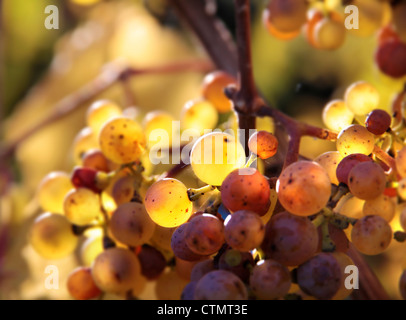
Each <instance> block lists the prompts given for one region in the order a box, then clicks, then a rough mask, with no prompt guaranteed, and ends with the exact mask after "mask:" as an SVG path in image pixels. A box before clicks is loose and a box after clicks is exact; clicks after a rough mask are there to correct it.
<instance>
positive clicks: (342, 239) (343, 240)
mask: <svg viewBox="0 0 406 320" xmlns="http://www.w3.org/2000/svg"><path fill="white" fill-rule="evenodd" d="M317 230H318V234H319V244H318V249H317V252H320V251H322V240H323V238H322V231H321V227H319V228H318V229H317ZM328 233H329V235H330V238H331V240H332V241H333V243H334V244H335V251H336V252H347V251H348V249H349V248H350V242H349V240H348V238H347V236H346V234H345V232H344V231H343V230H341V229H339V228H337V227H336V226H334V225H332V224H331V223H329V224H328Z"/></svg>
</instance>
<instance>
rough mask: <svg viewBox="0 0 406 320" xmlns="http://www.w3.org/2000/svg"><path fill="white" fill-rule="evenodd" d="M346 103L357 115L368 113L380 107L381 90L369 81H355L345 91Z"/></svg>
mask: <svg viewBox="0 0 406 320" xmlns="http://www.w3.org/2000/svg"><path fill="white" fill-rule="evenodd" d="M345 104H346V105H347V107H348V109H350V110H351V112H353V113H354V114H355V115H357V116H362V115H366V114H368V113H370V112H371V111H372V110H374V109H378V107H379V92H378V90H376V88H375V87H374V86H372V85H371V84H369V83H368V82H365V81H358V82H355V83H353V84H352V85H350V86H349V87H348V88H347V90H346V91H345Z"/></svg>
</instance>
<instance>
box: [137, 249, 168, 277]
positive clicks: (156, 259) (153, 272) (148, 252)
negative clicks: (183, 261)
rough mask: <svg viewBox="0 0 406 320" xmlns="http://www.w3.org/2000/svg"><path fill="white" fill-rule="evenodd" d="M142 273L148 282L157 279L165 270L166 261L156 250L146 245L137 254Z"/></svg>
mask: <svg viewBox="0 0 406 320" xmlns="http://www.w3.org/2000/svg"><path fill="white" fill-rule="evenodd" d="M137 257H138V260H139V261H140V265H141V273H142V275H143V276H144V277H145V278H147V279H148V280H154V279H157V278H158V277H159V276H160V275H161V274H162V273H163V272H164V270H165V267H166V259H165V257H164V255H163V254H162V253H161V252H160V251H159V250H157V249H156V248H154V247H152V246H150V245H147V244H144V245H143V246H142V247H141V248H140V250H139V252H137Z"/></svg>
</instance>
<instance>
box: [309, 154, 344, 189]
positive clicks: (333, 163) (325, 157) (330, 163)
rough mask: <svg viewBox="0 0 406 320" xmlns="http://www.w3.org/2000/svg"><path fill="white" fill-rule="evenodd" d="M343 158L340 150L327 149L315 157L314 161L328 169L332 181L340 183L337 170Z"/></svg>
mask: <svg viewBox="0 0 406 320" xmlns="http://www.w3.org/2000/svg"><path fill="white" fill-rule="evenodd" d="M342 158H343V157H342V156H341V154H340V152H338V151H327V152H324V153H322V154H321V155H319V156H318V157H317V158H315V159H314V161H315V162H317V163H318V164H319V165H321V166H322V167H323V168H324V169H325V170H326V172H327V174H328V177H329V178H330V181H331V183H334V184H336V185H338V184H339V181H338V179H337V174H336V170H337V166H338V164H339V162H340V161H341V160H342Z"/></svg>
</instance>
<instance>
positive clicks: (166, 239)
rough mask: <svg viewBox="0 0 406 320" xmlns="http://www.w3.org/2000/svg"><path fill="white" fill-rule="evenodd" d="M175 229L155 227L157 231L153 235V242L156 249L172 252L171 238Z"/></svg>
mask: <svg viewBox="0 0 406 320" xmlns="http://www.w3.org/2000/svg"><path fill="white" fill-rule="evenodd" d="M175 230H176V227H175V228H165V227H161V226H160V225H155V231H154V234H153V235H152V238H151V242H152V243H153V244H154V246H155V247H158V248H162V249H163V250H166V251H171V238H172V234H173V232H174V231H175Z"/></svg>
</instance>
